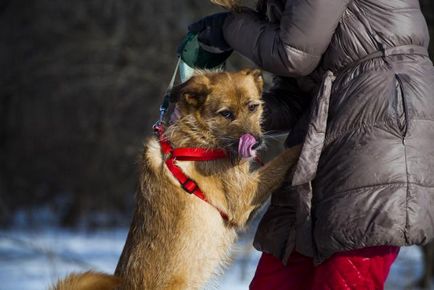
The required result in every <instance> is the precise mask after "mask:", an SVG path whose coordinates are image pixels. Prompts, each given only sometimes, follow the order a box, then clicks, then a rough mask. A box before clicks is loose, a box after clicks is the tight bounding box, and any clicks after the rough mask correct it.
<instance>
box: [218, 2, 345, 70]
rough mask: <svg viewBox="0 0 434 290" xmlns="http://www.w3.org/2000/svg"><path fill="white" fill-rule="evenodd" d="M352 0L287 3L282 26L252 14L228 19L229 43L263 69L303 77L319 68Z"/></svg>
mask: <svg viewBox="0 0 434 290" xmlns="http://www.w3.org/2000/svg"><path fill="white" fill-rule="evenodd" d="M349 1H350V0H287V1H286V4H285V7H284V10H283V13H282V18H281V21H280V24H272V23H269V22H267V21H265V20H264V19H262V18H261V17H260V16H259V15H258V14H255V13H253V12H251V11H250V12H248V11H245V12H241V13H234V14H231V15H230V16H228V17H227V19H226V21H225V23H224V26H223V33H224V37H225V40H226V42H227V43H228V44H229V45H230V46H231V47H232V48H234V50H236V51H238V52H239V53H241V54H242V55H244V56H245V57H247V58H249V59H250V60H252V61H253V62H255V63H256V64H257V65H258V66H259V67H261V68H262V69H264V70H266V71H269V72H271V73H274V74H277V75H282V76H289V77H300V76H305V75H309V74H310V73H311V72H312V71H313V70H314V69H315V68H316V67H317V66H318V64H319V62H320V60H321V57H322V54H323V53H324V52H325V51H326V49H327V47H328V45H329V43H330V41H331V38H332V37H333V34H334V31H335V29H336V27H337V26H338V24H339V21H340V19H341V17H342V15H343V13H344V11H345V9H346V7H347V5H348V2H349Z"/></svg>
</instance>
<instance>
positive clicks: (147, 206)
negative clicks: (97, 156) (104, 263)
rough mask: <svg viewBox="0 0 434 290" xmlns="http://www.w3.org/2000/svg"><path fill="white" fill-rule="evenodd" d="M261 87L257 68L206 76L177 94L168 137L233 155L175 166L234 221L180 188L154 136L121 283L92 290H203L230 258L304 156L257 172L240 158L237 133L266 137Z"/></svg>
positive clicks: (68, 286) (106, 279) (281, 159)
mask: <svg viewBox="0 0 434 290" xmlns="http://www.w3.org/2000/svg"><path fill="white" fill-rule="evenodd" d="M262 86H263V80H262V77H261V74H260V71H258V70H243V71H240V72H236V73H227V72H214V73H201V74H198V75H195V76H193V77H192V78H191V79H190V80H189V81H187V82H186V83H184V84H182V85H180V86H179V87H176V88H175V89H174V90H173V93H172V97H173V98H174V99H176V100H177V106H178V108H179V110H180V113H181V118H180V119H178V120H177V121H176V122H175V123H174V124H173V125H171V126H170V127H168V129H167V132H166V136H167V138H168V140H170V142H171V144H172V145H173V147H174V148H177V147H206V148H224V149H226V150H227V151H228V152H230V155H231V156H232V158H226V159H221V160H215V161H206V162H193V161H188V162H185V161H183V162H178V165H179V166H180V167H181V168H182V169H183V171H184V172H185V173H186V175H187V176H189V177H190V178H192V179H193V180H195V181H196V182H197V183H198V184H199V186H200V188H201V189H202V190H203V192H204V193H205V195H206V197H207V199H208V200H209V202H210V203H211V204H212V205H214V206H216V207H218V208H219V209H222V210H223V211H224V212H225V213H227V214H228V216H229V220H228V221H227V222H225V221H224V220H223V218H222V217H221V215H220V213H219V212H218V211H217V209H216V208H214V207H213V206H211V205H210V204H208V203H206V202H204V201H203V200H201V199H199V198H197V197H196V196H194V195H189V194H188V193H186V192H185V191H184V190H183V189H182V188H181V187H180V185H179V182H178V181H177V180H176V179H175V178H174V177H173V176H172V174H171V173H170V171H169V170H168V169H167V167H166V166H165V163H164V156H162V154H161V151H160V145H159V142H158V141H157V140H156V138H151V139H149V140H148V141H147V143H146V145H145V149H144V153H143V156H142V161H141V164H140V171H141V173H140V190H139V191H138V194H137V197H136V198H137V206H136V210H135V213H134V217H133V221H132V224H131V228H130V231H129V234H128V238H127V241H126V244H125V247H124V250H123V252H122V256H121V258H120V260H119V264H118V266H117V269H116V273H115V276H116V277H119V278H120V279H121V286H120V287H119V288H116V287H117V284H118V282H119V281H117V280H112V279H113V277H111V276H95V277H93V278H92V279H94V280H99V281H100V282H101V285H105V283H108V284H109V285H111V286H110V287H107V286H104V287H103V286H100V288H97V287H96V286H94V288H93V289H153V290H155V289H200V288H201V287H202V286H203V285H204V283H206V282H207V281H208V280H209V279H210V278H211V277H212V275H213V274H214V273H216V272H217V271H218V269H219V268H220V267H219V266H221V265H223V264H225V262H227V261H228V254H229V250H230V246H231V245H232V243H233V242H234V240H235V238H236V230H239V229H241V228H243V226H244V225H245V224H246V222H247V220H248V219H249V217H250V215H251V214H252V212H253V211H254V210H255V209H257V208H258V207H259V206H260V205H261V204H262V203H263V202H264V201H265V200H266V199H267V198H268V197H269V195H270V193H271V192H273V190H275V189H277V188H278V187H279V185H280V184H281V183H282V182H283V180H284V178H285V176H286V173H287V171H288V169H289V168H290V167H291V166H292V165H293V164H294V163H295V162H296V160H297V158H298V154H299V148H292V149H287V150H286V151H284V152H283V153H281V154H280V155H279V156H278V157H276V158H275V159H273V160H272V161H270V162H269V163H267V164H266V165H265V166H263V167H261V168H260V169H258V170H255V171H252V170H251V168H250V162H249V161H248V160H245V159H240V158H239V157H238V156H237V154H236V153H237V146H238V140H239V138H240V136H242V135H243V134H246V133H249V134H251V135H253V136H256V138H257V140H259V139H261V138H262V131H261V114H262V101H261V94H262ZM223 111H230V112H232V114H233V117H231V118H228V117H227V115H228V114H222V112H223ZM223 115H226V117H225V116H223ZM89 275H91V274H90V273H87V274H85V276H86V277H87V278H86V279H89V277H90V276H89ZM96 275H100V274H96ZM83 277H84V276H81V275H75V276H70V277H69V278H68V280H67V281H63V282H61V283H60V284H58V285H57V287H55V288H54V289H56V290H72V289H74V290H75V289H88V288H85V287H81V288H80V287H78V286H77V287H75V286H72V285H78V284H77V283H79V282H77V281H80V280H82V279H84V278H83ZM95 285H97V284H95Z"/></svg>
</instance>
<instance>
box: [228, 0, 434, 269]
mask: <svg viewBox="0 0 434 290" xmlns="http://www.w3.org/2000/svg"><path fill="white" fill-rule="evenodd" d="M269 12H270V13H271V14H272V17H271V21H265V20H263V19H262V18H261V17H259V16H258V15H257V14H255V13H250V12H243V13H239V14H234V15H232V16H230V17H228V18H227V20H226V21H225V25H224V36H225V39H226V41H227V42H228V43H229V44H230V45H231V46H232V47H233V48H234V49H235V50H236V51H238V52H240V53H241V54H243V55H244V56H246V57H248V58H250V59H251V60H253V61H254V62H255V63H256V64H257V65H258V66H260V67H261V68H263V69H265V70H267V71H270V72H272V73H275V74H278V75H282V76H289V77H302V76H308V77H305V78H303V80H304V81H303V83H306V82H305V80H307V79H309V80H310V82H309V85H304V84H301V86H302V88H304V89H305V91H309V92H311V93H310V96H311V98H312V101H311V102H310V113H309V115H308V118H307V120H308V121H307V122H306V125H303V126H301V127H303V128H302V129H303V130H304V132H305V133H304V135H303V136H304V138H303V140H304V141H303V142H304V143H303V150H302V154H301V157H300V160H299V162H298V164H297V166H296V168H295V172H294V176H293V178H292V179H291V180H290V181H288V183H287V184H286V185H285V186H284V187H282V189H281V190H279V191H278V192H276V193H274V194H273V197H272V201H271V205H270V208H269V209H268V211H267V213H266V214H265V216H264V218H263V220H262V222H261V224H260V226H259V229H258V232H257V235H256V239H255V246H256V247H257V248H258V249H259V250H262V251H265V252H269V253H272V254H273V255H275V256H277V257H279V258H281V259H282V261H283V262H286V261H287V259H288V257H289V255H290V254H291V252H292V251H293V250H294V249H296V250H297V251H298V252H300V253H302V254H304V255H308V256H313V257H314V258H315V262H316V263H321V262H322V261H324V260H325V259H326V258H328V257H330V256H331V255H332V254H334V253H336V252H339V251H345V250H352V249H357V248H363V247H369V246H376V245H395V246H405V245H412V244H424V243H427V242H428V241H430V240H431V239H433V237H434V68H433V65H432V62H431V61H430V59H429V57H428V56H427V47H428V42H429V36H428V29H427V25H426V22H425V20H424V17H423V16H422V13H421V10H420V7H419V1H418V0H288V1H278V0H276V1H269ZM281 97H282V98H293V97H295V96H292V95H291V94H289V95H283V96H281ZM299 127H300V125H299ZM296 131H297V130H294V133H293V134H290V136H289V139H288V142H289V143H294V142H292V141H294V140H295V139H297V135H298V134H297V133H295V132H296ZM291 139H294V140H291Z"/></svg>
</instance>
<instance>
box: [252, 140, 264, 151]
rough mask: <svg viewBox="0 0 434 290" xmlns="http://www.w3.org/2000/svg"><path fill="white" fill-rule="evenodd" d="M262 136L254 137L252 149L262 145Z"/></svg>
mask: <svg viewBox="0 0 434 290" xmlns="http://www.w3.org/2000/svg"><path fill="white" fill-rule="evenodd" d="M262 142H263V141H262V138H256V143H255V144H253V146H252V149H253V150H256V149H258V148H259V147H260V146H261V145H262Z"/></svg>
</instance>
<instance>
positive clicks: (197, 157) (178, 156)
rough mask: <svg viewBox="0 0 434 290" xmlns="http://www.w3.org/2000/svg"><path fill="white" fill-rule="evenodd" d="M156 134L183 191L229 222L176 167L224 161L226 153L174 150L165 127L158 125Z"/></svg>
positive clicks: (220, 150) (170, 168) (199, 149)
mask: <svg viewBox="0 0 434 290" xmlns="http://www.w3.org/2000/svg"><path fill="white" fill-rule="evenodd" d="M154 130H155V133H156V135H157V136H158V138H159V141H160V146H161V153H163V155H165V156H169V158H167V159H166V161H165V163H166V166H167V168H168V169H169V171H170V172H171V173H172V174H173V176H174V177H175V178H176V179H177V180H178V181H179V183H180V185H181V187H182V189H184V190H185V191H186V192H188V193H190V194H194V195H196V196H197V197H198V198H200V199H201V200H203V201H205V202H207V203H208V204H210V205H211V206H213V207H214V208H215V209H217V210H218V212H219V213H220V215H221V217H222V218H223V219H224V220H225V221H228V220H229V217H228V215H227V214H226V213H225V212H224V211H222V210H221V209H219V208H218V207H216V206H215V205H213V204H212V203H210V202H209V200H208V199H207V198H206V196H205V194H204V193H203V192H202V190H201V189H200V187H199V185H198V184H197V183H196V181H194V180H192V179H191V178H189V177H188V176H187V175H185V173H184V172H183V171H182V169H181V168H180V167H179V166H178V165H176V161H211V160H217V159H223V158H226V157H227V154H226V151H224V150H222V149H205V148H175V149H173V148H172V145H171V144H170V142H169V141H168V140H167V139H166V138H165V137H164V134H163V133H164V127H163V126H162V125H161V124H158V125H156V126H155V127H154Z"/></svg>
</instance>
